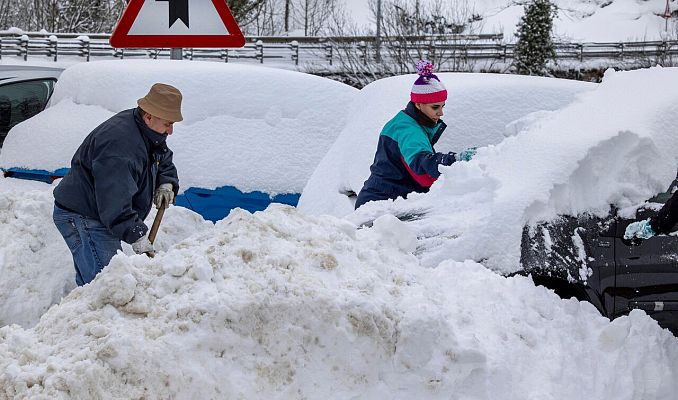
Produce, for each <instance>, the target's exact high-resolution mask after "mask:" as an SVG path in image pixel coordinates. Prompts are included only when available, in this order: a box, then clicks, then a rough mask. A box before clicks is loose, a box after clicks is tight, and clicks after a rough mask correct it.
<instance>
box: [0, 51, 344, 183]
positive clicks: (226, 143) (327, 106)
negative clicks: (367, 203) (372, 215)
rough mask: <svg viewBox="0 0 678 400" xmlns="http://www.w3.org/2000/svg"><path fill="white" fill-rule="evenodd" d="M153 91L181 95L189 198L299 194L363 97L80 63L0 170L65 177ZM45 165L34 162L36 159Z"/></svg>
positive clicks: (304, 84)
mask: <svg viewBox="0 0 678 400" xmlns="http://www.w3.org/2000/svg"><path fill="white" fill-rule="evenodd" d="M155 82H164V83H168V84H171V85H174V86H176V87H177V88H179V89H180V90H181V92H182V94H183V96H184V98H183V104H182V114H183V116H184V121H182V122H181V123H178V124H176V125H175V129H174V134H173V135H172V136H171V137H170V138H169V139H168V144H169V146H170V148H172V149H173V150H174V153H175V156H174V161H175V164H176V165H177V168H178V170H179V173H180V179H181V185H182V188H183V189H186V188H188V187H191V186H194V187H202V188H215V187H219V186H224V185H231V186H235V187H237V188H238V189H240V190H241V191H244V192H248V191H253V190H260V191H264V192H267V193H270V194H277V193H299V192H301V190H302V189H303V186H304V185H305V184H306V181H307V180H308V177H309V176H310V175H311V173H312V172H313V170H314V168H315V166H316V165H317V164H318V162H319V161H320V159H321V158H322V156H323V155H324V154H325V153H326V152H327V150H328V149H329V147H330V146H331V145H332V143H333V142H334V140H335V139H336V137H337V136H338V134H339V132H341V130H342V129H343V127H344V125H345V121H346V113H345V109H346V108H347V107H348V105H349V104H350V103H351V102H352V99H353V98H354V96H355V94H356V93H357V90H356V89H354V88H352V87H350V86H347V85H344V84H342V83H339V82H335V81H332V80H329V79H325V78H320V77H317V76H312V75H307V74H302V73H298V72H291V71H285V70H278V69H271V68H264V67H256V66H245V65H234V64H223V63H214V62H200V61H185V62H182V61H168V60H165V61H162V60H144V61H142V60H135V61H129V60H125V61H124V62H121V61H98V62H91V63H80V64H76V65H74V66H72V67H70V68H68V69H66V70H65V71H64V72H63V74H62V75H61V77H60V79H59V81H58V83H57V85H56V88H55V91H54V95H53V97H52V100H51V103H52V106H51V107H49V108H47V109H46V110H45V111H43V112H42V113H40V114H38V115H37V116H36V117H34V118H31V119H29V120H28V121H25V122H24V123H22V124H19V125H17V126H16V127H15V128H13V129H12V130H11V132H10V134H9V136H8V137H7V140H6V141H5V144H4V147H3V151H2V153H1V154H0V167H3V168H10V167H22V168H32V169H46V170H56V169H58V168H63V167H69V166H70V160H71V157H72V156H73V153H75V150H76V149H77V148H78V146H79V145H80V143H81V142H82V139H83V138H84V137H85V136H86V135H87V134H89V132H90V131H91V130H92V129H93V128H95V127H96V126H98V125H99V124H100V123H101V122H103V121H105V120H106V119H107V118H109V117H110V116H112V115H113V114H114V113H116V112H119V111H122V110H124V109H128V108H132V107H136V101H137V99H139V98H140V97H143V96H144V95H145V94H146V93H147V91H148V88H149V87H150V86H151V85H152V84H153V83H155ZM36 153H37V154H40V157H35V156H34V155H35V154H36Z"/></svg>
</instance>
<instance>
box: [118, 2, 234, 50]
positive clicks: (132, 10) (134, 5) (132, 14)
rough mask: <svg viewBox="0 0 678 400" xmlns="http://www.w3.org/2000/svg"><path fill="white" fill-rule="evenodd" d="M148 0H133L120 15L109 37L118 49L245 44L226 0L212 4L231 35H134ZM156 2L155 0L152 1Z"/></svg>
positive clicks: (221, 46)
mask: <svg viewBox="0 0 678 400" xmlns="http://www.w3.org/2000/svg"><path fill="white" fill-rule="evenodd" d="M144 1H146V0H131V1H130V3H129V4H128V5H127V7H126V8H125V11H124V12H123V14H122V17H120V21H118V24H117V25H116V27H115V29H114V30H113V34H112V35H111V38H110V39H109V43H110V45H111V47H114V48H148V47H155V48H183V47H187V48H191V47H205V48H209V47H217V48H224V47H232V48H233V47H243V46H244V45H245V37H244V36H243V34H242V32H241V31H240V27H239V26H238V23H237V22H236V21H235V18H233V14H231V10H230V9H229V8H228V5H227V4H226V0H212V4H214V7H215V8H216V10H217V12H218V13H219V17H220V18H221V21H222V22H223V23H224V27H226V30H228V32H229V34H228V35H130V34H129V31H130V29H131V28H132V24H134V21H135V20H136V18H137V16H138V15H139V11H141V7H142V6H143V5H144ZM149 1H153V0H149Z"/></svg>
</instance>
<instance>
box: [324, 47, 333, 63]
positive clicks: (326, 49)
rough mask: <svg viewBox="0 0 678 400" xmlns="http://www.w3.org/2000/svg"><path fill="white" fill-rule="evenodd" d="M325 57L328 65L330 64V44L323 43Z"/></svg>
mask: <svg viewBox="0 0 678 400" xmlns="http://www.w3.org/2000/svg"><path fill="white" fill-rule="evenodd" d="M325 59H326V60H327V61H329V62H330V65H332V44H331V43H327V44H326V45H325Z"/></svg>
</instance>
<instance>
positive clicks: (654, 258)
mask: <svg viewBox="0 0 678 400" xmlns="http://www.w3.org/2000/svg"><path fill="white" fill-rule="evenodd" d="M441 75H442V80H443V82H445V84H446V85H447V87H448V90H449V92H450V94H449V96H448V100H447V107H446V108H445V111H446V113H445V116H444V117H443V119H444V120H445V122H447V124H448V130H447V131H446V132H445V133H444V135H443V138H442V139H441V141H440V142H439V143H438V144H437V145H436V150H437V151H441V152H447V151H458V150H460V149H463V148H465V147H467V146H472V145H476V146H479V149H478V153H477V155H476V156H475V157H474V158H473V159H472V160H471V161H469V162H460V163H454V164H452V165H451V166H449V167H444V166H442V167H440V172H441V176H440V178H438V180H437V181H436V182H434V184H433V185H432V186H431V189H430V191H429V192H428V193H411V194H409V195H408V197H407V198H406V199H403V198H398V199H395V200H393V201H391V200H384V201H376V202H368V203H366V204H365V205H363V206H361V207H360V208H359V209H357V210H355V211H354V210H353V202H352V196H353V195H354V194H355V193H357V192H358V191H359V190H360V188H361V187H362V184H363V182H364V180H365V179H366V178H367V176H368V174H369V166H370V163H371V162H372V157H373V155H374V151H375V148H376V140H377V135H378V132H379V130H380V129H381V126H382V124H383V123H385V122H386V121H387V120H388V119H389V118H390V117H391V116H392V115H393V114H394V113H395V111H397V110H398V109H399V108H401V107H402V104H404V103H405V102H406V96H407V93H408V85H410V84H411V81H412V80H413V79H407V80H403V81H402V82H398V81H396V82H393V83H392V84H391V85H387V84H386V83H387V82H386V81H387V80H382V81H379V82H375V83H374V84H373V85H374V86H375V87H374V90H371V88H370V86H368V87H366V88H365V89H363V91H362V92H361V98H360V99H359V100H358V101H357V102H356V106H355V109H354V111H353V113H354V118H353V119H352V120H351V122H350V123H349V124H348V125H347V127H346V128H345V130H344V132H343V133H342V135H341V136H340V137H339V139H337V142H336V143H335V145H334V146H333V147H332V149H331V150H330V151H329V152H328V155H327V156H326V157H325V159H324V160H323V161H322V162H321V163H320V165H319V167H318V169H317V170H316V173H315V174H314V175H313V176H312V177H311V180H310V181H309V183H308V184H307V186H306V188H305V189H304V192H303V194H302V198H301V201H300V204H299V207H300V208H301V209H302V210H303V211H306V212H309V213H317V214H323V213H327V214H332V215H336V216H341V217H344V218H345V219H348V220H349V221H351V222H353V223H354V224H356V225H358V226H362V227H366V228H367V229H372V228H371V227H372V226H376V225H377V221H379V219H380V218H384V217H387V216H388V214H390V215H391V216H395V217H397V218H398V219H399V220H400V221H401V222H402V224H404V226H405V227H403V228H402V230H409V231H410V232H411V235H413V236H415V237H416V246H415V248H414V251H413V254H414V255H415V256H416V257H417V258H418V259H419V261H420V263H421V264H422V265H423V266H425V267H429V268H435V267H437V266H439V265H440V264H441V263H443V262H445V260H450V259H452V260H458V261H462V260H473V261H475V262H479V263H481V264H483V265H484V266H486V267H487V268H489V269H491V270H493V271H495V272H497V273H499V274H501V275H504V276H511V275H514V274H524V275H530V276H532V278H533V279H534V281H535V282H536V283H538V284H542V285H545V286H547V287H549V288H551V289H554V290H555V291H556V292H557V293H559V294H561V295H562V296H563V297H566V298H569V297H576V298H577V299H580V300H586V301H589V302H591V303H592V304H593V305H595V306H596V307H597V308H598V310H599V311H600V312H601V313H602V315H604V316H606V317H609V318H616V317H619V316H623V315H626V314H629V313H630V311H631V310H643V311H645V312H647V313H648V314H650V315H651V316H652V317H654V318H656V319H657V320H658V321H659V322H660V324H661V325H662V326H664V327H667V328H671V329H673V332H677V330H676V327H678V315H677V311H678V236H672V235H669V236H658V237H654V238H652V239H650V240H646V241H643V242H642V243H640V244H637V243H631V242H628V241H625V240H623V239H622V235H623V232H624V230H625V228H626V226H627V225H628V224H629V223H630V222H631V221H635V220H639V219H643V218H646V217H647V216H648V215H649V214H651V213H652V212H655V211H656V210H657V209H658V208H659V207H660V206H661V203H662V202H663V201H665V200H666V197H667V196H668V194H669V192H671V191H673V190H674V188H675V183H674V185H673V187H672V188H671V189H669V190H668V191H667V187H668V186H669V184H670V183H671V182H672V181H673V180H674V178H675V177H676V167H677V166H678V156H676V155H677V154H678V136H677V135H676V134H675V129H676V126H678V108H677V107H678V106H677V104H678V92H676V91H670V90H665V88H666V87H672V86H671V85H677V84H678V68H652V69H645V70H638V71H627V72H615V71H612V70H609V71H608V72H606V74H605V77H604V79H603V81H602V83H600V84H595V85H593V84H584V83H578V84H579V85H582V86H583V87H577V86H576V84H577V82H561V81H559V80H556V79H544V78H533V77H515V76H513V77H511V76H510V77H494V78H489V77H488V78H485V77H483V78H484V81H478V82H473V75H467V76H464V75H463V74H459V77H456V76H454V75H453V76H447V74H441ZM396 79H399V78H396ZM492 79H495V81H492ZM501 79H506V80H507V81H506V82H505V83H507V82H511V81H510V79H515V80H514V81H513V82H511V84H512V86H511V85H506V86H504V87H502V85H501V84H500V82H501ZM539 79H544V81H540V80H539ZM474 84H475V85H476V88H475V89H474V88H473V86H474ZM379 85H383V87H379ZM483 85H487V86H483ZM536 85H540V86H538V87H540V88H541V89H542V90H543V89H544V88H546V87H549V86H550V87H551V88H552V89H553V91H552V92H550V93H548V94H547V95H544V93H542V94H540V93H539V90H535V89H534V86H536ZM568 85H573V86H568ZM483 87H485V88H486V90H487V92H486V93H485V96H484V97H483V96H480V94H481V93H482V91H481V90H480V88H483ZM462 89H467V90H462ZM389 90H393V92H392V93H390V92H388V91H389ZM455 90H456V91H457V92H456V93H455ZM383 93H388V94H391V95H393V97H395V96H400V99H398V100H397V101H396V100H393V101H392V102H391V104H390V105H389V110H388V111H385V110H382V109H378V110H377V114H378V118H370V116H369V115H368V114H369V112H372V111H373V110H367V111H361V107H362V108H367V106H366V105H367V104H378V103H379V102H377V101H376V100H375V99H376V98H380V96H384V95H383ZM362 96H365V97H364V98H362ZM530 96H533V97H532V98H530ZM385 98H386V97H385ZM471 99H472V100H471ZM535 100H536V101H535ZM547 100H548V101H552V103H549V102H548V101H547ZM556 101H560V103H559V104H556ZM457 104H460V106H457ZM524 104H528V105H529V107H527V106H525V105H524ZM548 105H550V106H551V107H552V108H549V107H546V106H548ZM540 107H543V108H541V109H540ZM521 110H522V111H523V114H521V113H520V111H521ZM528 112H529V114H527V115H525V113H528ZM493 113H496V114H493ZM469 116H471V117H469ZM497 116H498V117H497ZM467 118H469V119H467ZM488 133H493V134H494V136H487V137H483V136H481V134H488ZM361 136H365V138H363V139H359V138H360V137H361ZM446 138H447V140H449V141H447V142H446V141H445V139H446ZM658 193H659V195H657V194H658ZM321 196H324V198H323V197H321ZM648 199H652V201H651V202H647V203H646V201H647V200H648Z"/></svg>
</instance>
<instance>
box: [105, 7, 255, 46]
mask: <svg viewBox="0 0 678 400" xmlns="http://www.w3.org/2000/svg"><path fill="white" fill-rule="evenodd" d="M109 42H110V44H111V47H118V48H134V47H163V48H166V47H168V48H182V47H243V46H244V45H245V37H244V36H243V35H242V32H241V31H240V28H239V27H238V23H237V22H235V19H234V18H233V15H232V14H231V10H229V9H228V6H227V5H226V0H131V1H130V2H129V4H128V5H127V7H126V8H125V11H124V12H123V14H122V17H121V18H120V21H118V25H117V26H116V27H115V29H114V30H113V34H112V35H111V39H110V41H109Z"/></svg>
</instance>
